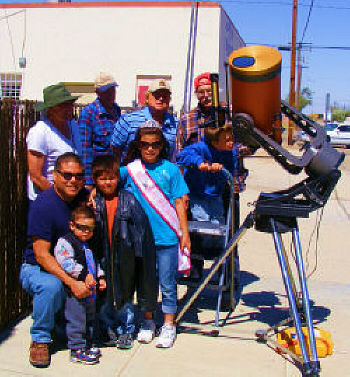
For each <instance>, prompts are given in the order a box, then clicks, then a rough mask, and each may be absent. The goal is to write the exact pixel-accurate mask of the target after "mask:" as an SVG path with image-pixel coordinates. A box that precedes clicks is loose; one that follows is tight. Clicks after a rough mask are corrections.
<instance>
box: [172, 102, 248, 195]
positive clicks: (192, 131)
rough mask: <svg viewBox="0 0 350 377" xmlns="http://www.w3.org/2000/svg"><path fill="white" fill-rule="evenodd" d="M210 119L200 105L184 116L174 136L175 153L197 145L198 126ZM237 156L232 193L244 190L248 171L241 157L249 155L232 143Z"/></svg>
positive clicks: (198, 138)
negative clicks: (191, 145)
mask: <svg viewBox="0 0 350 377" xmlns="http://www.w3.org/2000/svg"><path fill="white" fill-rule="evenodd" d="M210 119H211V115H210V114H209V115H207V114H204V113H203V111H202V110H201V107H200V105H199V104H198V106H197V107H195V108H194V109H192V110H191V111H190V112H189V113H188V114H184V115H183V116H182V118H181V119H180V121H179V126H178V129H177V136H176V151H177V153H179V152H180V151H181V150H182V149H183V148H184V147H185V146H186V145H188V144H193V143H197V142H198V141H201V139H202V138H203V137H204V128H200V127H199V125H201V124H203V123H204V122H207V121H208V120H210ZM233 148H235V150H236V152H237V156H238V169H237V170H235V171H234V172H231V173H232V175H233V183H234V192H235V193H240V192H242V191H244V190H245V189H246V184H245V180H246V178H247V177H248V173H249V172H248V170H247V169H245V167H244V164H243V156H247V155H249V154H251V151H250V149H249V148H248V147H246V146H245V145H243V144H241V143H238V142H236V143H234V145H233Z"/></svg>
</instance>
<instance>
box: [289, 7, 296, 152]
mask: <svg viewBox="0 0 350 377" xmlns="http://www.w3.org/2000/svg"><path fill="white" fill-rule="evenodd" d="M297 14H298V0H293V19H292V57H291V64H290V86H289V104H290V105H291V106H295V60H296V59H295V58H296V41H297ZM293 131H294V123H293V122H292V121H291V120H290V121H289V123H288V145H292V144H293Z"/></svg>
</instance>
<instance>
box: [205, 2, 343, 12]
mask: <svg viewBox="0 0 350 377" xmlns="http://www.w3.org/2000/svg"><path fill="white" fill-rule="evenodd" d="M206 2H211V1H206ZM220 3H236V4H245V5H251V4H256V5H277V6H280V5H285V6H291V5H293V4H292V3H291V2H290V1H254V0H253V1H245V0H221V1H220ZM298 7H305V8H306V7H308V8H309V7H310V5H309V4H303V3H299V4H298ZM315 8H319V9H336V10H350V7H346V6H335V5H315Z"/></svg>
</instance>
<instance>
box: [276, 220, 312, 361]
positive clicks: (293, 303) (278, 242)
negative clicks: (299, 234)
mask: <svg viewBox="0 0 350 377" xmlns="http://www.w3.org/2000/svg"><path fill="white" fill-rule="evenodd" d="M270 225H271V229H272V231H273V239H274V242H275V249H276V253H277V256H278V261H279V264H280V267H281V272H282V277H283V282H284V286H285V289H286V292H287V295H288V301H289V306H290V310H291V314H292V316H293V320H294V325H295V329H296V332H297V336H298V340H299V344H300V347H301V353H302V356H303V360H304V363H306V367H307V366H308V365H309V364H310V358H309V355H308V353H307V350H306V345H305V341H304V337H303V331H302V326H301V321H300V318H299V313H298V307H297V303H296V299H295V297H294V295H293V289H292V285H291V282H290V278H289V274H288V269H287V266H286V262H285V259H284V255H283V252H282V244H281V235H280V234H279V233H278V231H277V228H276V225H275V220H274V219H273V218H271V219H270Z"/></svg>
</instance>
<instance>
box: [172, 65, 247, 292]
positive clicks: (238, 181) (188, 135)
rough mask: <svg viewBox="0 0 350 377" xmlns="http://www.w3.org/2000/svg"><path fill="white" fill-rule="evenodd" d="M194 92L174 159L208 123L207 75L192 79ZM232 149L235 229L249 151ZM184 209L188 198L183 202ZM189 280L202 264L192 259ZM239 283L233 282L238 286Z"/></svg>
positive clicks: (209, 94) (200, 135)
mask: <svg viewBox="0 0 350 377" xmlns="http://www.w3.org/2000/svg"><path fill="white" fill-rule="evenodd" d="M194 89H195V93H196V95H197V98H198V105H197V106H196V107H195V108H193V109H191V111H190V112H189V113H188V114H184V115H183V116H182V118H181V119H180V121H179V125H178V129H177V137H176V152H177V153H176V154H177V155H178V154H179V153H180V152H181V150H182V149H183V148H184V147H186V146H187V145H190V144H194V143H197V142H199V141H201V139H202V138H203V137H204V128H201V127H199V126H200V125H201V124H203V123H204V122H207V121H210V120H211V107H212V89H211V80H210V73H209V72H204V73H201V74H200V75H198V76H197V77H196V78H195V79H194ZM233 148H234V150H235V151H236V153H237V155H238V156H239V163H238V169H235V171H234V172H233V181H234V203H235V204H234V205H235V218H234V226H235V229H238V227H239V225H240V206H239V194H240V193H241V192H243V191H244V190H245V188H246V186H245V180H246V178H247V176H248V170H247V169H245V168H244V165H243V157H244V156H246V155H249V154H251V151H250V149H249V148H247V147H246V146H245V145H243V144H241V143H239V142H236V141H235V142H234V144H233ZM185 200H186V201H187V203H186V206H188V205H189V204H188V200H189V199H188V197H186V198H185ZM235 260H236V261H235V267H236V269H237V272H239V267H238V266H239V257H238V252H237V249H236V250H235ZM191 263H192V270H191V278H192V279H200V278H201V276H202V269H203V261H200V260H196V259H192V260H191ZM238 284H239V281H235V285H237V286H238Z"/></svg>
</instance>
